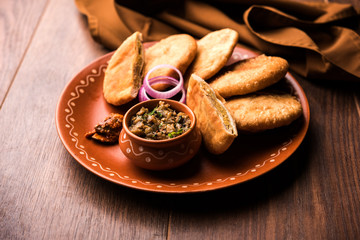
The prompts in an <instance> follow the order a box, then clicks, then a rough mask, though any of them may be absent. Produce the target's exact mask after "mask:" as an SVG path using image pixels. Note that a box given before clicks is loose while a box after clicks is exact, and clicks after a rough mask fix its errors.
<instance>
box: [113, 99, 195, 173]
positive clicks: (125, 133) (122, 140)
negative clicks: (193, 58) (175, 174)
mask: <svg viewBox="0 0 360 240" xmlns="http://www.w3.org/2000/svg"><path fill="white" fill-rule="evenodd" d="M159 101H164V102H165V103H168V104H169V105H170V108H172V109H174V110H176V111H177V112H184V113H186V114H187V115H188V116H189V117H190V120H191V125H190V129H189V130H188V131H186V132H185V133H183V134H181V135H179V136H177V137H174V138H170V139H164V140H149V139H145V138H142V137H139V136H137V135H135V134H133V133H132V132H130V130H129V126H130V120H131V117H132V116H134V115H135V114H136V113H137V112H138V111H139V110H140V109H141V107H146V108H148V109H149V110H151V109H154V108H155V107H156V106H157V105H158V103H159ZM201 139H202V138H201V133H200V131H199V129H198V128H196V117H195V114H194V113H193V111H192V110H191V109H190V108H189V107H188V106H187V105H185V104H183V103H180V102H178V101H174V100H169V99H152V100H148V101H144V102H140V103H138V104H136V105H134V106H133V107H132V108H130V109H129V110H128V111H127V112H126V113H125V116H124V121H123V129H122V131H121V133H120V136H119V145H120V149H121V151H122V152H123V154H124V155H125V156H126V157H127V158H128V159H130V160H131V162H133V163H134V164H135V165H136V166H138V167H141V168H145V169H149V170H167V169H172V168H176V167H178V166H180V165H182V164H184V163H186V162H187V161H189V160H190V159H191V158H193V157H194V156H195V154H196V153H197V152H198V150H199V148H200V145H201Z"/></svg>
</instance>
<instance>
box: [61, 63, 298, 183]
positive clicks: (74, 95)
mask: <svg viewBox="0 0 360 240" xmlns="http://www.w3.org/2000/svg"><path fill="white" fill-rule="evenodd" d="M106 67H107V64H105V65H101V66H99V69H92V70H91V73H90V74H89V75H87V76H86V78H85V80H80V81H79V84H78V85H77V86H75V89H74V91H73V92H71V93H70V95H71V98H70V99H69V101H68V103H67V106H68V107H67V108H65V109H64V111H65V112H66V113H67V115H66V116H65V121H66V122H67V124H65V127H66V128H68V129H69V135H70V136H71V137H72V138H71V141H72V142H74V144H75V145H74V146H75V148H76V149H78V150H79V154H80V155H82V156H84V157H85V158H86V160H88V161H90V162H92V164H91V165H92V166H93V167H94V168H97V167H98V168H100V169H101V170H102V171H103V172H105V173H106V175H107V176H108V177H110V178H114V179H115V177H118V178H120V179H122V180H126V181H129V183H131V184H134V185H141V184H143V185H152V186H156V188H158V189H161V188H163V187H169V188H170V187H179V186H181V188H184V189H188V188H191V187H192V188H194V187H199V186H203V185H207V186H212V185H215V184H218V183H223V182H226V181H234V180H236V179H237V178H239V177H242V176H245V175H247V174H249V173H254V172H256V171H257V169H259V168H261V167H263V166H264V165H265V164H271V163H274V162H275V161H276V158H277V157H278V156H280V154H281V153H282V152H284V151H286V150H287V146H289V145H290V144H291V143H292V140H291V139H289V140H288V141H286V142H284V143H283V144H282V146H281V147H280V148H279V149H278V151H277V152H274V153H272V154H270V156H269V157H268V158H267V159H265V160H264V161H263V163H262V164H257V165H255V166H254V167H253V168H251V169H249V170H247V171H245V172H239V173H236V174H235V175H234V176H230V177H227V178H223V179H220V178H219V179H214V180H213V181H208V182H203V183H198V182H194V183H192V184H176V183H170V184H164V183H152V182H149V181H140V180H137V179H133V178H131V177H130V176H127V175H121V174H119V173H117V172H115V171H113V170H111V169H110V168H108V167H104V166H102V165H101V164H100V163H99V162H98V161H97V160H96V159H95V158H93V157H91V156H89V154H88V153H87V152H86V149H85V147H84V146H83V145H79V140H78V136H79V134H78V133H76V132H74V131H73V130H74V125H73V124H72V123H73V122H75V121H76V119H74V118H73V117H72V115H73V113H74V111H73V107H75V106H76V104H75V103H74V100H76V99H78V98H80V97H81V94H83V93H85V88H86V87H88V86H89V85H90V83H93V82H95V81H96V80H95V79H96V78H97V77H99V76H100V75H101V74H102V72H105V70H106Z"/></svg>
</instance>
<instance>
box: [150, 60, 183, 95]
mask: <svg viewBox="0 0 360 240" xmlns="http://www.w3.org/2000/svg"><path fill="white" fill-rule="evenodd" d="M159 68H171V69H173V70H174V71H175V72H177V74H178V75H179V81H178V83H177V85H173V86H175V87H174V88H172V89H170V90H168V91H157V90H155V89H153V88H152V87H151V85H152V84H150V83H149V76H150V74H151V73H152V72H153V71H155V70H157V69H159ZM160 77H162V78H170V77H165V76H160ZM155 78H157V77H155ZM155 78H151V79H155ZM172 79H174V78H172ZM175 80H176V79H175ZM166 83H168V82H166ZM183 85H184V79H183V76H182V74H181V72H180V71H179V70H178V69H177V68H176V67H174V66H172V65H169V64H160V65H157V66H155V67H153V68H152V69H150V71H149V72H148V73H147V74H146V76H145V78H144V82H143V87H144V88H145V90H146V92H147V93H148V94H149V95H150V96H151V97H153V98H171V97H173V96H175V95H176V94H177V93H178V92H180V91H181V89H182V88H183Z"/></svg>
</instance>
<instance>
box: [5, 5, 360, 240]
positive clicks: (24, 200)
mask: <svg viewBox="0 0 360 240" xmlns="http://www.w3.org/2000/svg"><path fill="white" fill-rule="evenodd" d="M339 2H351V0H348V1H347V0H342V1H341V0H339ZM352 3H353V4H354V5H355V6H356V7H360V2H359V1H358V0H353V1H352ZM0 10H1V11H0V12H1V14H0V22H1V25H0V32H1V33H0V46H1V56H0V79H1V80H0V104H1V105H0V169H1V170H0V239H359V237H360V214H359V209H360V167H359V165H360V134H359V129H360V96H359V92H360V88H359V84H350V83H344V84H341V83H337V84H328V83H315V82H312V81H309V80H306V79H302V78H300V77H298V76H296V78H297V80H298V81H299V83H300V84H301V86H302V87H303V88H304V90H305V92H306V94H307V97H308V100H309V104H310V109H311V121H310V127H309V131H308V133H307V136H306V138H305V140H304V142H303V143H302V144H301V146H300V148H299V149H298V150H297V151H296V152H295V153H294V154H293V155H292V156H291V157H290V158H289V159H288V160H287V161H285V162H284V163H283V164H282V165H280V166H279V167H277V168H276V169H275V170H273V171H271V172H269V173H267V174H265V175H263V176H261V177H259V178H257V179H254V180H252V181H249V182H246V183H244V184H239V185H236V186H234V187H230V188H227V189H223V190H218V191H211V192H207V193H201V194H185V195H171V194H170V195H169V194H159V193H150V192H144V191H139V190H134V189H131V188H127V187H123V186H120V185H116V184H114V183H111V182H108V181H106V180H104V179H102V178H100V177H97V176H96V175H94V174H92V173H90V172H89V171H87V170H86V169H85V168H83V167H82V166H81V165H80V164H78V163H77V162H76V161H75V160H74V158H73V157H72V156H71V155H70V154H69V153H68V152H67V151H66V149H65V148H64V146H63V144H62V142H61V141H60V139H59V137H58V134H57V131H56V127H55V109H56V104H57V101H58V99H59V96H60V94H61V92H62V90H63V88H64V87H65V85H66V84H67V82H68V81H69V80H70V79H71V78H72V77H73V76H74V75H75V74H76V73H77V72H79V71H80V70H81V69H82V68H83V67H84V66H86V65H87V64H89V63H90V62H92V61H93V60H94V59H96V58H97V57H99V56H102V55H103V54H105V53H107V52H108V50H106V49H104V48H103V47H102V46H100V45H98V44H97V43H95V42H94V41H93V40H92V39H91V37H90V35H89V32H88V30H87V26H86V21H85V18H84V17H83V16H81V15H80V14H79V12H78V10H77V9H76V7H75V5H74V2H73V1H72V0H67V1H56V0H37V1H22V2H19V1H11V0H2V1H1V3H0Z"/></svg>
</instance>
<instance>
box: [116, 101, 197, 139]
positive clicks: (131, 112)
mask: <svg viewBox="0 0 360 240" xmlns="http://www.w3.org/2000/svg"><path fill="white" fill-rule="evenodd" d="M159 101H164V102H165V103H168V104H170V107H171V108H173V109H175V110H176V111H179V108H181V107H184V108H185V109H186V111H183V112H185V113H186V114H187V115H188V116H189V117H190V120H191V124H190V129H189V130H188V131H186V132H185V133H183V134H181V135H179V136H176V137H174V138H169V139H163V140H152V139H145V138H142V137H139V136H137V135H135V134H134V133H132V132H131V131H130V130H129V126H128V123H129V122H130V118H131V117H132V116H133V115H134V114H135V113H136V112H137V111H138V110H139V109H140V108H141V107H148V106H149V105H151V104H153V103H154V102H159ZM134 109H138V110H136V111H134ZM195 126H196V116H195V114H194V112H193V111H192V110H191V109H190V108H189V107H188V106H187V105H186V104H184V103H181V102H178V101H175V100H171V99H150V100H147V101H144V102H139V103H137V104H135V105H134V106H132V107H131V108H130V109H129V110H127V111H126V113H125V115H124V120H123V128H124V130H125V132H126V134H128V135H129V137H130V138H132V139H133V140H135V141H137V142H140V143H144V144H145V145H149V144H169V143H174V142H178V141H182V140H183V139H184V138H186V137H187V136H189V135H190V134H191V132H192V131H193V130H194V129H195Z"/></svg>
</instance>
